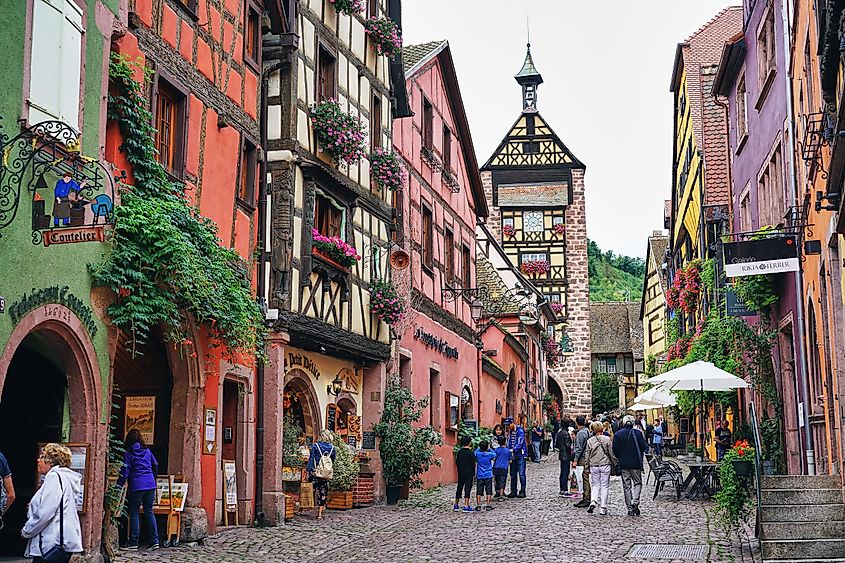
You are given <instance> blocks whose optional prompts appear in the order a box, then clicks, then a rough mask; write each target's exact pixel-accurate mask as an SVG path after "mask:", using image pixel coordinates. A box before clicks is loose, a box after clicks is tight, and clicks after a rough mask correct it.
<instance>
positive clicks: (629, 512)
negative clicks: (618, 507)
mask: <svg viewBox="0 0 845 563" xmlns="http://www.w3.org/2000/svg"><path fill="white" fill-rule="evenodd" d="M628 516H634V509H633V508H629V509H628Z"/></svg>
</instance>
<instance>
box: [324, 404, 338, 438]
mask: <svg viewBox="0 0 845 563" xmlns="http://www.w3.org/2000/svg"><path fill="white" fill-rule="evenodd" d="M336 427H337V405H334V404H331V405H328V406H326V430H330V431H332V432H334V431H335V428H336Z"/></svg>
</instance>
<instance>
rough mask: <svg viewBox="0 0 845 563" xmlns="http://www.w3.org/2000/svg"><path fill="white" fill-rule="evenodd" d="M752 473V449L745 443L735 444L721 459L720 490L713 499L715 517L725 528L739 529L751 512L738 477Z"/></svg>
mask: <svg viewBox="0 0 845 563" xmlns="http://www.w3.org/2000/svg"><path fill="white" fill-rule="evenodd" d="M738 469H739V471H737V470H738ZM753 473H754V448H752V447H751V446H749V445H748V442H747V441H744V440H743V441H740V442H736V443H735V444H734V447H732V448H731V449H729V450H728V451H726V452H725V455H724V457H723V458H722V464H721V465H720V466H719V481H720V483H721V486H722V488H721V490H719V492H718V493H716V497H715V499H716V516H717V517H718V518H719V520H721V521H722V524H724V526H725V527H726V528H734V529H736V528H739V527H740V526H741V523H742V522H743V521H744V520H745V519H746V518H747V517H748V515H749V514H750V512H751V506H752V505H751V498H750V496H749V493H748V489H747V487H745V486H744V484H743V483H742V482H741V480H740V476H741V475H743V474H745V475H750V474H753Z"/></svg>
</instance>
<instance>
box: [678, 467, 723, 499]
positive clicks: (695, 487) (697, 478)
mask: <svg viewBox="0 0 845 563" xmlns="http://www.w3.org/2000/svg"><path fill="white" fill-rule="evenodd" d="M685 465H686V466H687V467H688V468H689V475H687V478H686V479H684V482H683V484H682V485H681V489H682V490H687V489H689V492H688V493H687V498H688V499H690V500H695V499H697V498H698V497H700V496H701V495H703V494H704V495H707V498H713V495H715V494H716V491H715V490H714V488H713V487H712V486H711V482H712V480H713V475H714V473H715V472H716V468H717V467H719V464H718V463H714V462H712V461H688V462H685ZM690 485H692V486H690Z"/></svg>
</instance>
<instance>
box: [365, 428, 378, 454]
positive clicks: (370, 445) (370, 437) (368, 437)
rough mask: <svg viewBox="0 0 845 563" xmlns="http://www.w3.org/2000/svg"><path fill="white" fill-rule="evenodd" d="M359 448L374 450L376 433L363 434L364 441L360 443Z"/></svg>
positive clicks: (367, 432)
mask: <svg viewBox="0 0 845 563" xmlns="http://www.w3.org/2000/svg"><path fill="white" fill-rule="evenodd" d="M361 447H362V448H363V449H365V450H374V449H376V433H375V432H371V431H369V430H368V431H366V432H364V440H363V442H362V443H361Z"/></svg>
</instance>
